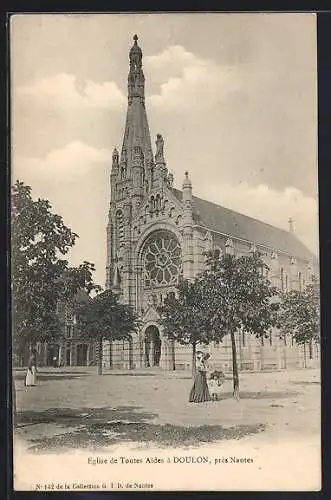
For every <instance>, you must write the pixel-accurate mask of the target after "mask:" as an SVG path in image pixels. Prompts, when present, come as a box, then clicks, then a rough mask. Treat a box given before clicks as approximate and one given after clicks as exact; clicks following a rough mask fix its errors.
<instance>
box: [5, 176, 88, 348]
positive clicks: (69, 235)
mask: <svg viewBox="0 0 331 500" xmlns="http://www.w3.org/2000/svg"><path fill="white" fill-rule="evenodd" d="M11 200H12V215H11V231H12V236H11V243H12V245H11V248H12V257H11V258H12V269H11V274H12V280H11V281H12V313H13V314H12V318H13V348H14V352H15V353H16V354H20V353H22V352H23V349H24V348H25V347H26V345H31V346H33V345H34V344H35V343H36V342H37V341H38V340H50V339H55V338H57V337H58V335H59V332H60V331H61V325H60V318H59V317H58V315H57V314H56V306H57V304H58V302H59V301H60V300H69V299H72V297H73V296H74V295H75V293H76V292H77V290H78V289H80V288H84V289H86V290H87V291H88V292H90V291H91V290H92V289H93V288H94V287H95V285H94V284H93V279H92V272H93V271H94V265H93V264H90V263H89V262H84V263H83V264H81V265H80V266H78V267H76V268H69V267H68V261H67V260H66V259H65V258H64V256H65V255H66V254H67V253H68V251H69V250H70V248H71V247H72V246H73V245H74V243H75V241H76V238H77V237H78V236H77V234H76V233H74V232H72V231H71V229H69V228H68V227H67V226H65V224H64V222H63V220H62V217H61V216H59V215H57V214H54V213H52V211H51V205H50V203H49V201H47V200H44V199H40V198H39V199H37V200H33V199H32V196H31V187H30V186H27V185H25V184H24V183H23V182H20V181H17V182H16V183H15V185H14V186H13V187H12V198H11Z"/></svg>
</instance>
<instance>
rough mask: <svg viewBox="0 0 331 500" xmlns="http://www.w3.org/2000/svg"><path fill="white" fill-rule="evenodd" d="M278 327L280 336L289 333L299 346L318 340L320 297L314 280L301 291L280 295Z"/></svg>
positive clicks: (316, 282) (317, 285)
mask: <svg viewBox="0 0 331 500" xmlns="http://www.w3.org/2000/svg"><path fill="white" fill-rule="evenodd" d="M279 327H280V332H281V335H286V334H287V333H290V334H291V335H292V336H293V339H294V340H295V342H296V343H297V344H299V345H305V344H307V343H310V342H311V341H317V340H318V339H319V336H320V295H319V284H318V281H317V279H316V278H313V280H312V283H310V284H309V285H307V286H306V287H305V288H304V290H302V291H299V290H291V291H289V292H287V293H284V294H282V300H281V308H280V314H279Z"/></svg>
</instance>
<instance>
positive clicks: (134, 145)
mask: <svg viewBox="0 0 331 500" xmlns="http://www.w3.org/2000/svg"><path fill="white" fill-rule="evenodd" d="M133 40H134V43H133V46H132V47H131V50H130V52H129V74H128V110H127V115H126V123H125V130H124V138H123V145H122V151H121V159H120V164H121V169H122V167H123V171H125V172H126V177H127V178H130V177H132V167H133V164H134V163H135V158H137V157H138V156H139V158H141V163H142V166H143V171H144V175H145V174H146V173H147V169H148V162H149V161H150V160H151V159H153V152H152V146H151V137H150V132H149V126H148V120H147V115H146V109H145V76H144V73H143V64H142V59H143V54H142V50H141V48H140V47H139V45H138V36H137V35H134V37H133ZM144 175H142V176H141V177H140V179H142V181H143V178H144ZM141 187H142V186H141Z"/></svg>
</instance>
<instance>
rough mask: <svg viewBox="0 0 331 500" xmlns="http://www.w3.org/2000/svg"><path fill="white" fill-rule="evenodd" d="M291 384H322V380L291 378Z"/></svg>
mask: <svg viewBox="0 0 331 500" xmlns="http://www.w3.org/2000/svg"><path fill="white" fill-rule="evenodd" d="M290 384H293V385H321V382H320V381H318V382H316V381H313V380H312V381H308V380H290Z"/></svg>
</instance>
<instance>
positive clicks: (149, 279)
mask: <svg viewBox="0 0 331 500" xmlns="http://www.w3.org/2000/svg"><path fill="white" fill-rule="evenodd" d="M142 260H143V275H144V286H145V287H146V288H150V287H153V288H154V287H163V286H169V285H176V284H177V283H178V278H179V276H180V274H181V269H182V252H181V247H180V244H179V242H178V240H177V238H176V236H175V235H174V234H173V233H171V232H170V231H166V230H158V231H155V232H154V233H152V234H151V235H150V236H149V237H148V238H147V240H146V242H145V245H144V249H143V259H142Z"/></svg>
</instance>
